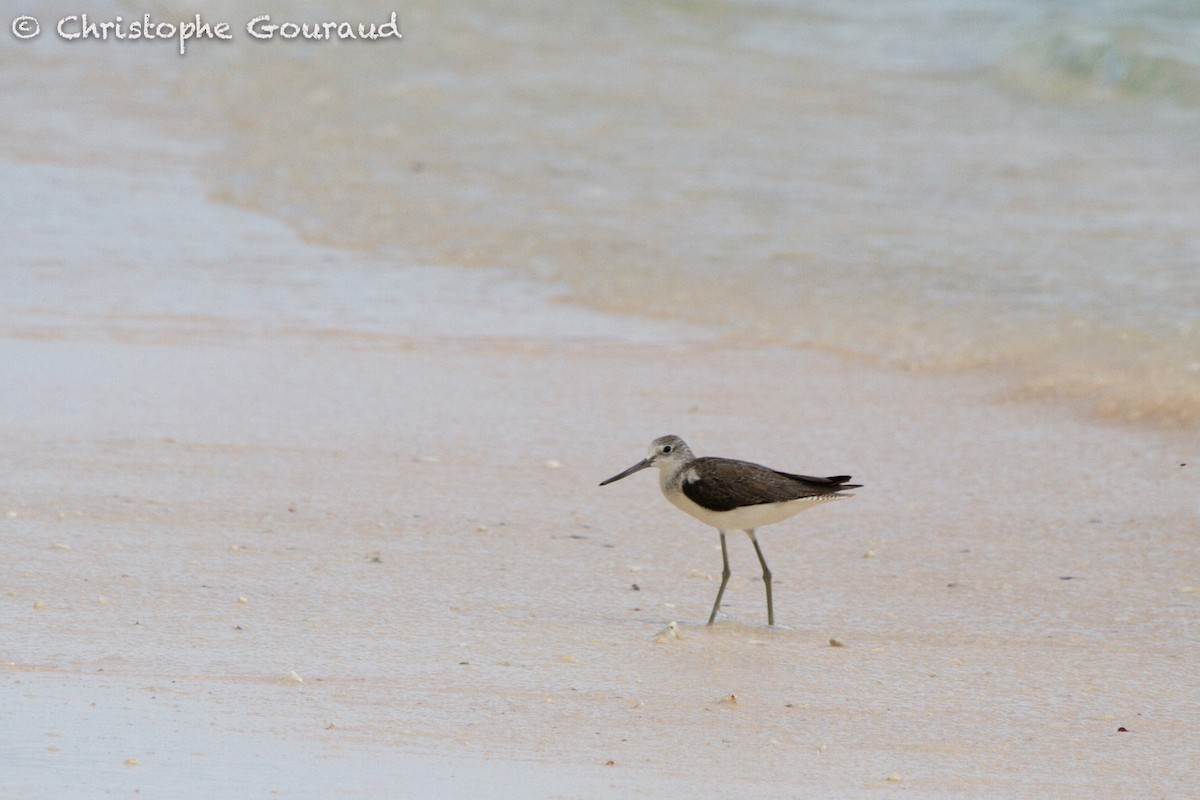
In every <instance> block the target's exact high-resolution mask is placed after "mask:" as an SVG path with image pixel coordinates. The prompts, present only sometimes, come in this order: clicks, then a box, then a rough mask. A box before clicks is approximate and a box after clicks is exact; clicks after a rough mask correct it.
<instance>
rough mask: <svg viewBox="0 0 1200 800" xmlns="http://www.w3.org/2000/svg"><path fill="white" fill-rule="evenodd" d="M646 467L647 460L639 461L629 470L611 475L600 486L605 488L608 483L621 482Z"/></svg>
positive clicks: (648, 464)
mask: <svg viewBox="0 0 1200 800" xmlns="http://www.w3.org/2000/svg"><path fill="white" fill-rule="evenodd" d="M648 466H650V459H648V458H643V459H642V460H641V461H639V462H638V463H636V464H634V465H633V466H632V467H630V468H629V469H627V470H625V471H624V472H622V473H621V474H620V475H613V476H612V477H611V478H609V479H608V480H606V481H600V485H601V486H605V485H607V484H610V483H612V482H613V481H619V480H621V478H628V477H629V476H630V475H632V474H633V473H635V472H637V471H638V470H643V469H645V468H646V467H648Z"/></svg>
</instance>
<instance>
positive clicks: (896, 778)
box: [885, 772, 903, 783]
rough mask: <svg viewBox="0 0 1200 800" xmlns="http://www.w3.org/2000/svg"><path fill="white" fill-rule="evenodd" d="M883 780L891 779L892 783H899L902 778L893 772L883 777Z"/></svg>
mask: <svg viewBox="0 0 1200 800" xmlns="http://www.w3.org/2000/svg"><path fill="white" fill-rule="evenodd" d="M885 780H888V781H891V782H892V783H899V782H900V781H901V780H903V779H902V778H901V777H900V776H899V775H897V774H896V773H894V772H893V773H892V774H891V775H888V776H887V778H885Z"/></svg>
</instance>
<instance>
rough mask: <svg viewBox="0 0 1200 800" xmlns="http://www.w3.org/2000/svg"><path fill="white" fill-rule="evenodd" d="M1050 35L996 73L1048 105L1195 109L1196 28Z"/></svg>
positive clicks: (1199, 99) (1198, 80) (1199, 57)
mask: <svg viewBox="0 0 1200 800" xmlns="http://www.w3.org/2000/svg"><path fill="white" fill-rule="evenodd" d="M1193 31H1195V33H1193V32H1189V31H1188V30H1187V28H1186V27H1185V28H1184V29H1182V30H1180V31H1178V32H1176V33H1174V34H1171V33H1168V32H1165V31H1163V30H1161V29H1159V28H1156V27H1149V26H1143V25H1132V24H1127V25H1119V26H1115V27H1110V28H1085V29H1070V30H1062V29H1060V30H1054V31H1051V32H1050V33H1043V34H1040V35H1039V36H1038V38H1036V39H1034V40H1031V41H1027V42H1026V43H1025V44H1023V45H1022V46H1019V47H1018V48H1017V49H1016V50H1015V52H1014V53H1013V54H1012V55H1011V56H1010V57H1009V58H1008V59H1007V60H1006V61H1004V62H1003V63H1002V64H1001V65H1000V67H999V70H1000V72H1001V74H1002V75H1003V76H1004V78H1005V80H1006V82H1007V83H1009V84H1010V85H1015V86H1016V87H1018V88H1020V89H1022V90H1024V91H1026V92H1029V93H1031V94H1034V95H1037V96H1042V97H1046V98H1049V99H1054V100H1064V99H1071V98H1079V99H1087V100H1093V101H1097V100H1099V101H1106V100H1107V101H1120V100H1133V99H1150V100H1156V99H1158V100H1166V101H1170V102H1173V103H1177V104H1179V105H1182V106H1186V107H1200V41H1197V39H1200V35H1197V33H1200V26H1197V25H1196V23H1195V22H1193Z"/></svg>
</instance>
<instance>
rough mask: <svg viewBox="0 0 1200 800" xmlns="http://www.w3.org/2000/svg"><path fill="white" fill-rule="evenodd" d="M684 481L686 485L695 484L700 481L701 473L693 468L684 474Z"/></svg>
mask: <svg viewBox="0 0 1200 800" xmlns="http://www.w3.org/2000/svg"><path fill="white" fill-rule="evenodd" d="M683 480H684V482H685V483H695V482H696V481H698V480H700V473H699V472H696V468H695V467H691V468H690V469H688V471H687V472H685V473H683Z"/></svg>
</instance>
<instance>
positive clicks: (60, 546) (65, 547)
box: [50, 542, 71, 550]
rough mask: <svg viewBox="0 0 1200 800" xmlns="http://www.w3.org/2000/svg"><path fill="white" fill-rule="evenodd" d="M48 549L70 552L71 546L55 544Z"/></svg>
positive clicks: (61, 543) (62, 543)
mask: <svg viewBox="0 0 1200 800" xmlns="http://www.w3.org/2000/svg"><path fill="white" fill-rule="evenodd" d="M50 549H51V550H70V549H71V545H69V544H67V543H66V542H57V543H55V544H54V545H51V547H50Z"/></svg>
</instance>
